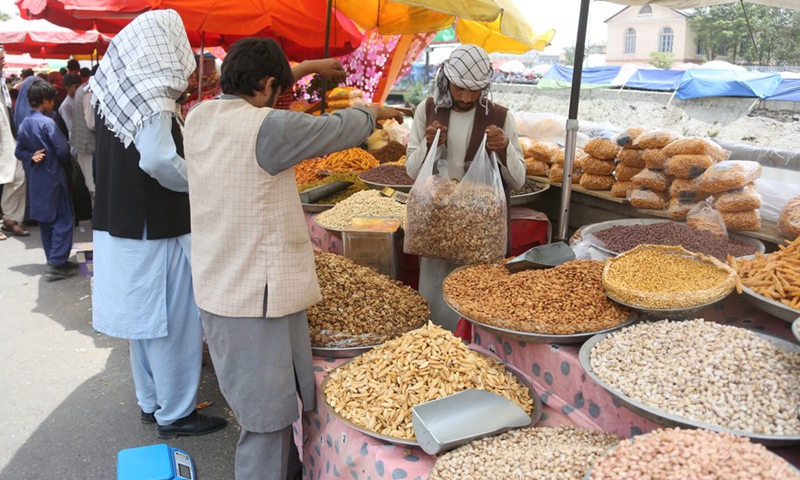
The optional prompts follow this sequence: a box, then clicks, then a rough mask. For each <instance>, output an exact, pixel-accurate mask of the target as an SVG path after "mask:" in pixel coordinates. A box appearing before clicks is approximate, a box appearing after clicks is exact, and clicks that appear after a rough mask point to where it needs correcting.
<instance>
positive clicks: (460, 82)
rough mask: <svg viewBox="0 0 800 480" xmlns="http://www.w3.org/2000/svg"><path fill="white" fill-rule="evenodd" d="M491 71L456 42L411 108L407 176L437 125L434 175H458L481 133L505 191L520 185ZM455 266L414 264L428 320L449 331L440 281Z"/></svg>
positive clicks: (507, 116) (512, 130)
mask: <svg viewBox="0 0 800 480" xmlns="http://www.w3.org/2000/svg"><path fill="white" fill-rule="evenodd" d="M493 74H494V71H493V69H492V64H491V62H490V60H489V56H488V55H487V54H486V51H484V50H483V49H482V48H481V47H478V46H476V45H461V46H459V47H458V48H456V49H455V50H454V51H453V53H452V54H450V57H449V58H448V59H447V60H445V61H444V62H443V63H442V65H441V66H440V68H439V71H438V72H437V74H436V82H435V86H434V91H433V96H432V97H430V98H428V99H427V101H426V102H424V103H422V104H420V105H419V106H418V107H417V109H416V111H415V112H414V123H413V125H412V127H411V133H410V134H409V138H408V147H407V148H406V154H407V157H406V170H407V171H408V174H409V176H411V177H412V178H416V177H417V175H418V174H419V172H420V170H421V168H422V164H423V162H424V160H425V157H426V156H427V154H428V150H429V149H430V147H431V144H432V143H433V140H434V137H435V136H436V132H437V130H441V133H440V136H439V144H438V145H439V146H440V147H445V148H442V149H440V150H439V152H440V154H441V155H443V158H442V159H441V160H440V161H439V162H438V165H440V166H439V167H438V174H440V175H447V176H448V177H449V178H454V179H457V180H461V178H462V177H463V176H464V174H465V173H466V171H467V170H468V169H469V165H470V164H471V163H472V159H473V158H474V156H475V154H476V153H477V151H478V148H479V147H480V143H481V140H482V139H483V135H484V134H486V150H488V151H489V152H494V153H496V154H497V158H498V160H499V162H500V174H501V176H502V179H503V186H504V187H505V189H506V195H507V196H508V192H509V191H510V190H513V189H516V188H520V187H522V185H523V184H524V183H525V162H524V158H523V154H522V149H521V148H520V145H519V139H518V138H517V133H516V125H515V123H514V116H513V115H512V113H511V112H510V111H509V110H508V109H506V108H504V107H502V106H500V105H497V104H495V103H492V101H491V87H492V75H493ZM445 171H446V173H445ZM509 238H510V236H509ZM508 253H509V254H510V251H509V252H508ZM458 266H459V265H457V264H455V263H452V262H447V261H444V260H436V259H430V258H422V260H421V263H420V280H419V291H420V294H422V296H423V297H425V298H426V299H427V301H428V306H429V307H430V309H431V317H432V320H433V321H434V323H437V324H439V325H441V326H443V327H445V328H448V329H450V330H451V331H455V328H456V323H457V321H458V318H459V316H458V315H456V314H455V313H454V312H453V311H452V310H451V309H450V308H449V307H448V306H447V305H446V304H445V302H444V299H443V298H442V282H443V281H444V278H445V277H446V276H447V275H448V274H449V273H450V272H452V271H453V270H454V269H455V268H456V267H458Z"/></svg>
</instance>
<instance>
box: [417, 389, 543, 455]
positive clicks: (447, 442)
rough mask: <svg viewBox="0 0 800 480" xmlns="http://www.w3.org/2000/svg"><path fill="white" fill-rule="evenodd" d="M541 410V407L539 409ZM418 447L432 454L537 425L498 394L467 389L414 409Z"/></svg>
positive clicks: (523, 411) (522, 411)
mask: <svg viewBox="0 0 800 480" xmlns="http://www.w3.org/2000/svg"><path fill="white" fill-rule="evenodd" d="M539 410H540V411H541V408H540V409H539ZM411 423H412V424H413V426H414V435H416V437H417V442H419V446H420V447H422V449H423V450H424V451H425V453H428V454H430V455H436V454H438V453H441V452H446V451H448V450H452V449H454V448H456V447H460V446H461V445H465V444H467V443H469V442H471V441H473V440H477V439H480V438H484V437H489V436H492V435H497V434H499V433H503V432H505V431H507V430H510V429H512V428H520V427H527V426H528V425H531V424H532V423H534V419H532V418H531V416H529V415H528V414H527V413H525V410H523V409H522V408H521V407H520V406H519V405H517V404H516V403H514V402H512V401H511V400H508V399H507V398H505V397H503V396H501V395H498V394H496V393H492V392H487V391H484V390H474V389H469V390H464V391H461V392H458V393H455V394H453V395H448V396H446V397H443V398H440V399H437V400H433V401H430V402H426V403H421V404H419V405H417V406H415V407H413V408H412V409H411Z"/></svg>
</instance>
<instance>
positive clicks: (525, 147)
mask: <svg viewBox="0 0 800 480" xmlns="http://www.w3.org/2000/svg"><path fill="white" fill-rule="evenodd" d="M534 143H536V140H534V139H533V138H530V137H519V148H520V149H522V155H523V156H525V158H528V157H530V156H531V148H533V144H534Z"/></svg>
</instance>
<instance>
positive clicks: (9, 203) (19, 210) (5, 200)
mask: <svg viewBox="0 0 800 480" xmlns="http://www.w3.org/2000/svg"><path fill="white" fill-rule="evenodd" d="M15 163H16V165H15V166H14V168H15V170H14V180H12V181H11V182H8V183H6V184H5V186H4V187H3V196H2V200H0V205H2V209H3V213H4V214H5V218H6V219H7V220H14V221H16V222H17V223H22V221H23V220H25V184H26V182H25V170H24V169H23V168H22V162H20V161H19V160H17V161H16V162H15Z"/></svg>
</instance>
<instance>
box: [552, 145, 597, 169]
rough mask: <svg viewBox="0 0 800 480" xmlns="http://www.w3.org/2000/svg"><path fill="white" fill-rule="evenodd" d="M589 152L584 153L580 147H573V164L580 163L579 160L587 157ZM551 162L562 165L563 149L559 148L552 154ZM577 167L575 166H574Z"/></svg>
mask: <svg viewBox="0 0 800 480" xmlns="http://www.w3.org/2000/svg"><path fill="white" fill-rule="evenodd" d="M588 156H589V154H588V153H586V152H585V151H584V150H583V149H582V148H576V149H575V160H574V165H576V166H577V165H580V162H581V160H583V159H584V158H586V157H588ZM551 160H552V161H553V163H557V164H559V165H564V149H563V148H561V149H559V150H558V151H557V152H556V153H554V154H553V157H552V159H551ZM576 168H577V167H576Z"/></svg>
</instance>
